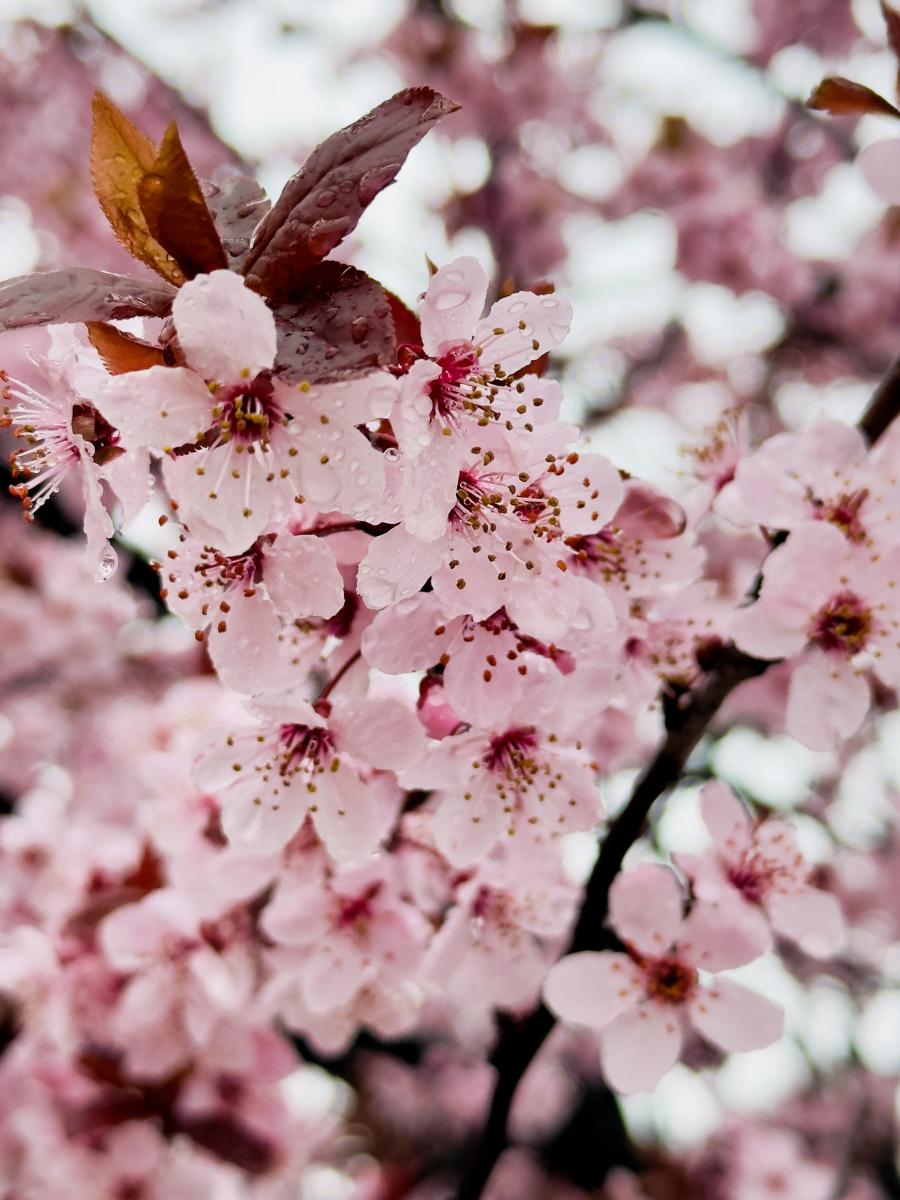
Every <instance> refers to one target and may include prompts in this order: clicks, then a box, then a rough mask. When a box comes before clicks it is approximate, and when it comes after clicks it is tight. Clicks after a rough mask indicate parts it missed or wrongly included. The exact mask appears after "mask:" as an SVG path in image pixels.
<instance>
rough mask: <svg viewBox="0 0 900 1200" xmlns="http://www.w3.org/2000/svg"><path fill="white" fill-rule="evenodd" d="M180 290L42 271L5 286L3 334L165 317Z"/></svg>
mask: <svg viewBox="0 0 900 1200" xmlns="http://www.w3.org/2000/svg"><path fill="white" fill-rule="evenodd" d="M175 295H176V291H175V288H173V287H171V286H170V285H169V284H167V283H163V282H158V281H156V280H144V279H132V278H131V276H130V275H112V274H110V272H108V271H95V270H94V269H93V267H65V268H64V269H63V270H61V271H37V272H35V273H34V274H32V275H22V276H20V277H19V278H17V279H7V280H4V282H3V283H0V333H2V332H4V331H5V330H7V329H24V328H25V327H26V326H29V325H53V324H58V323H59V322H64V323H74V322H77V321H113V320H117V319H120V318H124V317H164V316H166V315H167V314H168V313H169V312H170V310H171V308H172V301H173V299H174V298H175Z"/></svg>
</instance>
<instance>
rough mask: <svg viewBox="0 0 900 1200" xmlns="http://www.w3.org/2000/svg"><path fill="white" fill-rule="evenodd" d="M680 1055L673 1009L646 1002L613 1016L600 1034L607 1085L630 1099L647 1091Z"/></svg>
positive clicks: (678, 1029)
mask: <svg viewBox="0 0 900 1200" xmlns="http://www.w3.org/2000/svg"><path fill="white" fill-rule="evenodd" d="M680 1053H681V1025H680V1022H679V1018H678V1015H677V1013H676V1011H675V1009H674V1008H673V1007H672V1006H671V1005H668V1004H656V1003H655V1002H654V1001H650V1002H648V1003H646V1004H641V1005H639V1006H638V1007H637V1008H632V1009H630V1010H629V1011H628V1012H624V1013H622V1015H621V1016H619V1017H616V1019H615V1021H613V1023H612V1024H611V1025H608V1026H607V1027H606V1029H604V1031H603V1033H601V1035H600V1062H601V1064H602V1066H603V1074H604V1075H605V1076H606V1079H607V1082H608V1083H610V1084H611V1085H612V1086H613V1087H614V1088H615V1089H616V1091H618V1092H624V1093H625V1095H626V1096H631V1095H633V1094H634V1093H635V1092H651V1091H652V1090H653V1089H654V1088H655V1087H656V1085H657V1084H658V1083H659V1081H660V1080H661V1079H662V1077H663V1075H665V1074H666V1072H667V1071H669V1070H670V1069H671V1068H672V1067H673V1066H674V1065H675V1063H676V1061H677V1060H678V1055H679V1054H680Z"/></svg>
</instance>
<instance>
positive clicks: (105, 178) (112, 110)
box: [91, 92, 184, 286]
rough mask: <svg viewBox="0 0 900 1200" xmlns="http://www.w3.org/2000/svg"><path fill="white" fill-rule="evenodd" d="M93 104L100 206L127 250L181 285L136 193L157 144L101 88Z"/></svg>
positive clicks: (94, 160)
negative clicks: (152, 230) (148, 222)
mask: <svg viewBox="0 0 900 1200" xmlns="http://www.w3.org/2000/svg"><path fill="white" fill-rule="evenodd" d="M93 109H94V124H93V130H92V132H91V179H92V180H93V184H94V191H95V192H96V194H97V199H98V200H99V201H100V207H101V208H102V209H103V212H104V213H105V214H106V219H107V220H108V221H109V223H110V225H111V226H112V230H113V233H114V234H115V235H116V238H117V240H118V241H119V242H121V243H122V245H123V246H124V247H125V249H126V250H127V251H128V252H129V254H132V255H133V256H134V257H135V258H136V259H138V260H139V261H140V262H142V263H145V264H146V265H147V266H148V267H151V268H152V269H153V270H154V271H157V272H158V273H159V274H160V275H162V277H163V278H164V279H167V280H168V281H169V282H170V283H174V284H175V285H176V286H180V285H181V284H182V283H184V275H183V274H182V272H181V270H180V268H179V267H178V264H177V263H176V262H175V260H174V259H173V258H172V257H171V256H170V255H169V254H167V253H166V251H165V250H164V249H163V247H162V246H161V245H160V244H159V242H158V241H157V240H156V238H155V237H154V236H153V234H152V233H151V232H150V229H149V226H148V224H147V219H146V217H145V216H144V213H143V212H142V210H141V203H140V199H139V196H138V189H139V187H140V184H141V181H142V180H143V178H144V175H145V174H146V173H147V171H149V170H150V169H151V168H152V166H153V164H154V162H155V161H156V157H157V149H156V146H155V145H154V144H153V142H151V141H150V139H149V138H148V137H145V136H144V134H143V133H141V131H140V130H139V129H136V128H135V127H134V125H132V124H131V122H130V121H129V120H128V118H127V117H126V116H125V114H124V113H123V112H120V111H119V109H118V108H116V106H115V105H114V104H113V103H111V102H110V101H109V100H107V98H106V97H105V96H104V95H103V94H102V93H100V92H97V93H95V95H94V103H93Z"/></svg>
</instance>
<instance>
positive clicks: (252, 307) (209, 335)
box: [172, 271, 276, 384]
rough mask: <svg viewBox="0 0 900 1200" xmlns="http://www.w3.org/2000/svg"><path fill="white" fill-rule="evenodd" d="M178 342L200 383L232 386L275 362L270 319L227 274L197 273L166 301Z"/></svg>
mask: <svg viewBox="0 0 900 1200" xmlns="http://www.w3.org/2000/svg"><path fill="white" fill-rule="evenodd" d="M172 320H173V321H174V322H175V329H176V331H177V333H178V342H179V345H180V346H181V349H182V351H183V352H184V356H185V358H186V359H187V361H188V363H189V364H190V366H191V367H193V369H194V370H195V371H196V372H197V373H198V374H199V375H201V376H202V377H203V378H204V379H208V380H209V379H214V380H216V382H217V383H222V384H236V383H240V382H241V381H242V380H247V381H249V380H251V379H254V378H255V377H256V376H257V375H258V374H259V373H260V371H270V370H271V369H272V364H273V363H274V362H275V347H276V337H275V318H274V316H273V315H272V311H271V309H270V308H269V307H268V305H267V304H266V302H265V300H263V298H262V296H258V295H257V294H256V292H252V291H251V290H250V288H248V287H247V286H246V285H245V283H244V281H243V279H242V277H241V276H240V275H236V274H235V273H234V272H233V271H213V272H212V274H211V275H198V276H197V277H196V278H195V279H191V280H190V281H189V282H188V283H186V284H185V285H184V287H182V288H181V290H180V291H179V292H178V295H177V296H176V297H175V300H174V301H173V303H172Z"/></svg>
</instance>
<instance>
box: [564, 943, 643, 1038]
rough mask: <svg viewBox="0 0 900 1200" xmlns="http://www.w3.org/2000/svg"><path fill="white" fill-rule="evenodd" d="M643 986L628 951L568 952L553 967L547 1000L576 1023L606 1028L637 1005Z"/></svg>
mask: <svg viewBox="0 0 900 1200" xmlns="http://www.w3.org/2000/svg"><path fill="white" fill-rule="evenodd" d="M641 989H642V979H641V974H640V972H639V971H638V969H637V968H636V967H635V965H634V963H633V962H632V961H631V959H630V958H629V957H628V955H627V954H615V953H613V952H612V951H610V950H601V951H600V952H599V953H594V952H592V951H590V950H586V951H583V952H582V953H580V954H567V955H566V957H565V958H561V959H560V960H559V962H558V963H555V964H554V965H553V966H552V967H551V968H550V970H549V972H548V974H547V979H546V981H545V983H544V1001H545V1003H546V1005H547V1007H548V1008H549V1009H550V1010H551V1012H554V1013H556V1015H557V1016H558V1017H561V1018H562V1020H564V1021H568V1022H569V1023H570V1024H572V1025H586V1026H587V1027H588V1028H589V1029H603V1028H604V1027H605V1026H606V1025H608V1024H609V1023H610V1021H614V1020H615V1018H616V1017H618V1016H619V1015H620V1014H621V1013H623V1012H626V1011H627V1010H628V1009H629V1008H633V1007H634V1005H635V1004H636V1003H637V1001H638V999H639V997H640V995H641Z"/></svg>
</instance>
